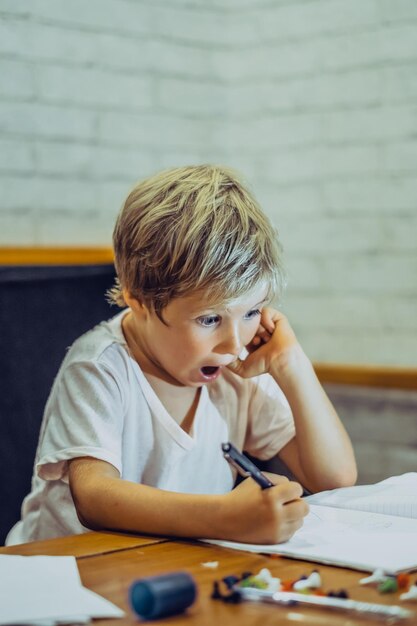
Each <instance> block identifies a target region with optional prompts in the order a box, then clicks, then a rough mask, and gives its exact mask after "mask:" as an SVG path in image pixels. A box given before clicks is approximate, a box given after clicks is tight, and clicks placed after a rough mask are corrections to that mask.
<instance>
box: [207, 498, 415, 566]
mask: <svg viewBox="0 0 417 626" xmlns="http://www.w3.org/2000/svg"><path fill="white" fill-rule="evenodd" d="M210 543H214V544H216V545H221V546H223V547H226V548H234V549H237V550H246V551H249V552H258V553H259V552H260V553H264V554H281V555H283V556H290V557H293V558H297V559H303V560H306V561H314V562H318V563H328V564H331V565H340V566H343V567H351V568H354V569H359V570H365V571H373V570H375V569H377V568H378V567H381V568H382V569H383V570H384V571H386V572H387V573H395V572H399V571H407V570H412V569H415V568H417V520H414V519H408V518H403V517H396V516H392V515H381V514H380V513H366V512H362V511H351V510H345V509H338V508H331V507H328V506H316V505H313V504H312V505H310V512H309V514H308V515H307V516H306V517H305V520H304V526H303V527H302V528H301V529H300V530H298V531H297V532H296V534H295V535H294V536H293V537H292V538H291V539H290V540H289V541H286V542H284V543H279V544H275V545H260V544H247V543H235V542H232V541H217V540H216V541H210Z"/></svg>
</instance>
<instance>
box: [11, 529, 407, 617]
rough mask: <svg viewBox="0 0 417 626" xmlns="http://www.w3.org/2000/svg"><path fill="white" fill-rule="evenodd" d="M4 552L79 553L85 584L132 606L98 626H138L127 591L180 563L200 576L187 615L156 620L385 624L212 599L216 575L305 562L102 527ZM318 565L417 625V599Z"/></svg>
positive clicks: (276, 570) (285, 573)
mask: <svg viewBox="0 0 417 626" xmlns="http://www.w3.org/2000/svg"><path fill="white" fill-rule="evenodd" d="M0 554H23V555H34V554H49V555H74V556H76V557H77V562H78V568H79V571H80V575H81V578H82V581H83V584H84V585H85V586H86V587H88V588H90V589H92V590H93V591H96V592H97V593H99V594H101V595H102V596H104V597H105V598H107V599H109V600H111V601H112V602H114V603H115V604H116V605H118V606H119V607H121V608H122V609H123V610H124V611H125V612H126V616H125V618H123V619H117V620H116V619H114V620H113V619H112V620H95V622H94V623H95V624H97V626H137V624H138V618H137V617H136V616H135V615H134V613H133V612H132V610H131V608H130V606H129V602H128V590H129V587H130V585H131V584H132V582H133V581H134V580H136V579H138V578H142V577H145V576H153V575H158V574H165V573H168V572H174V571H178V570H183V571H184V570H185V571H187V572H189V573H190V574H191V575H192V576H193V577H194V579H195V580H196V583H197V586H198V597H197V600H196V602H195V603H194V605H193V606H192V607H190V608H189V609H188V611H187V612H186V613H184V614H183V615H180V616H175V617H170V618H167V619H165V620H156V621H155V622H153V623H155V624H162V623H165V624H169V625H170V626H171V625H172V626H186V625H187V626H197V625H198V626H206V625H207V626H209V625H210V626H213V624H214V625H215V626H224V625H227V626H229V625H231V626H235V625H236V626H269V625H271V626H272V625H274V626H276V625H281V624H283V625H284V624H287V625H288V626H289V625H291V626H294V625H296V624H302V625H309V626H342V625H343V626H370V625H371V624H381V623H384V622H383V620H382V619H379V620H375V619H373V620H369V619H365V618H360V617H356V616H355V615H354V614H352V613H343V612H335V611H330V610H323V609H315V608H306V607H303V608H301V607H291V608H286V607H275V606H270V605H265V604H254V603H249V602H245V603H241V604H238V605H230V604H225V603H223V602H221V601H218V600H217V601H215V600H212V599H211V598H210V595H211V591H212V586H213V581H214V580H217V579H221V578H222V577H223V576H227V575H230V574H240V573H242V572H244V571H252V572H254V573H257V572H258V571H259V570H260V569H261V568H263V567H267V568H268V569H269V570H270V571H271V572H272V574H273V575H274V576H278V577H279V578H281V579H283V580H286V579H296V578H299V577H300V576H301V575H302V574H309V573H310V572H311V570H312V569H314V568H315V567H316V566H315V565H314V564H312V563H307V562H304V561H295V560H291V559H286V558H281V557H278V558H271V557H267V556H263V555H258V554H250V553H247V552H240V551H235V550H229V549H225V548H219V547H217V546H212V545H208V544H201V543H198V542H187V541H181V540H168V539H163V538H160V537H146V536H135V535H128V534H122V533H98V532H91V533H86V534H84V535H78V536H70V537H65V538H62V539H51V540H48V541H39V542H33V543H30V544H23V545H21V546H12V547H8V548H0ZM209 561H218V562H219V565H218V568H216V569H209V568H207V567H205V566H204V565H203V563H206V562H209ZM317 569H319V571H320V574H321V576H322V579H323V589H324V590H325V591H329V590H330V589H335V590H338V589H341V588H344V589H346V590H347V591H348V592H349V595H350V597H351V598H353V599H357V600H365V601H368V602H378V603H381V604H382V603H384V604H399V605H400V606H403V607H404V608H409V609H411V610H413V608H414V609H415V617H413V618H410V619H408V620H402V621H401V623H402V624H406V625H407V626H410V625H411V624H417V604H415V603H414V605H413V603H410V602H401V601H400V600H399V595H400V594H399V593H395V594H389V595H381V594H379V593H378V592H377V590H376V589H373V588H370V587H362V586H360V585H359V583H358V581H359V579H360V578H362V577H363V576H364V575H365V574H363V573H362V572H357V571H353V570H348V569H343V568H338V567H330V566H324V565H320V566H317ZM415 578H417V574H415V575H414V576H413V577H412V580H413V582H414V579H415ZM139 621H140V620H139ZM385 623H387V622H385Z"/></svg>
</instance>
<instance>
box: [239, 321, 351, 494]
mask: <svg viewBox="0 0 417 626" xmlns="http://www.w3.org/2000/svg"><path fill="white" fill-rule="evenodd" d="M248 349H249V351H250V354H249V356H248V357H247V359H246V360H245V361H238V362H237V363H236V364H235V365H232V367H231V369H232V370H233V371H235V372H236V373H237V374H239V375H241V376H243V377H245V378H246V377H249V376H255V375H258V374H261V373H264V372H269V374H271V375H272V377H273V378H274V379H275V380H276V382H277V383H278V384H279V386H280V387H281V389H282V391H283V392H284V394H285V396H286V398H287V400H288V403H289V405H290V407H291V411H292V414H293V417H294V422H295V429H296V436H295V438H294V439H293V440H292V441H290V442H289V443H288V444H287V445H286V446H284V448H283V449H282V450H281V451H280V453H279V457H280V458H281V459H282V460H283V461H284V463H285V464H286V465H287V466H288V468H289V469H290V470H291V472H292V473H293V474H294V476H295V477H296V478H297V479H298V480H300V482H301V483H302V484H303V485H304V486H305V487H307V488H308V489H309V490H310V491H323V490H325V489H334V488H336V487H346V486H349V485H352V484H354V483H355V481H356V477H357V473H356V462H355V457H354V453H353V449H352V445H351V442H350V439H349V437H348V435H347V433H346V430H345V428H344V426H343V424H342V422H341V421H340V419H339V417H338V415H337V413H336V411H335V409H334V407H333V405H332V404H331V402H330V400H329V399H328V397H327V395H326V393H325V391H324V389H323V388H322V386H321V384H320V382H319V380H318V378H317V376H316V374H315V372H314V369H313V366H312V364H311V362H310V360H309V359H308V358H307V356H306V355H305V353H304V352H303V350H302V348H301V346H300V344H299V343H298V341H297V339H296V337H295V334H294V332H293V330H292V329H291V326H290V325H289V323H288V320H287V319H286V317H285V316H284V315H282V314H281V313H279V312H278V311H275V310H273V309H264V310H263V311H262V318H261V327H260V330H259V332H258V334H257V336H256V337H255V339H254V342H253V345H251V346H249V347H248Z"/></svg>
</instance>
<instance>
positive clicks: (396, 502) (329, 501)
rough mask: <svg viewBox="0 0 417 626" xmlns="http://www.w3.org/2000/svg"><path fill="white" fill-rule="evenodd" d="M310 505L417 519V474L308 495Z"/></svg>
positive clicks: (411, 473)
mask: <svg viewBox="0 0 417 626" xmlns="http://www.w3.org/2000/svg"><path fill="white" fill-rule="evenodd" d="M306 500H307V502H308V503H309V504H318V505H320V506H331V507H336V508H341V509H352V510H356V511H369V512H372V513H383V514H385V515H398V516H400V517H411V518H414V519H417V472H409V473H407V474H403V475H402V476H393V477H391V478H387V479H386V480H382V481H381V482H379V483H376V484H375V485H358V486H356V487H344V488H341V489H333V490H332V491H322V492H321V493H317V494H314V495H312V496H308V497H307V498H306Z"/></svg>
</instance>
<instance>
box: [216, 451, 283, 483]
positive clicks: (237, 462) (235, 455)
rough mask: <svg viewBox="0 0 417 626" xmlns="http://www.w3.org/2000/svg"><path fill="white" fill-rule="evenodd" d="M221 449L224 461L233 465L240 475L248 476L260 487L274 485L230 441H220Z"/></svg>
mask: <svg viewBox="0 0 417 626" xmlns="http://www.w3.org/2000/svg"><path fill="white" fill-rule="evenodd" d="M222 450H223V456H224V458H225V459H226V461H228V462H229V463H230V465H233V466H234V467H235V468H236V469H237V471H238V472H239V474H240V475H241V476H250V477H251V478H253V480H254V481H255V482H257V483H258V485H259V486H260V488H261V489H268V487H273V486H274V483H271V481H270V480H269V478H267V477H266V476H265V474H262V472H261V470H259V469H258V468H257V467H256V465H255V463H252V461H250V460H249V459H248V458H247V457H246V456H245V455H244V454H242V453H241V452H239V450H238V449H237V448H235V447H234V445H233V444H232V443H230V441H229V442H228V443H222Z"/></svg>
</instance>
